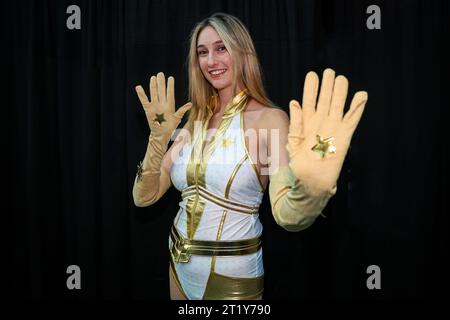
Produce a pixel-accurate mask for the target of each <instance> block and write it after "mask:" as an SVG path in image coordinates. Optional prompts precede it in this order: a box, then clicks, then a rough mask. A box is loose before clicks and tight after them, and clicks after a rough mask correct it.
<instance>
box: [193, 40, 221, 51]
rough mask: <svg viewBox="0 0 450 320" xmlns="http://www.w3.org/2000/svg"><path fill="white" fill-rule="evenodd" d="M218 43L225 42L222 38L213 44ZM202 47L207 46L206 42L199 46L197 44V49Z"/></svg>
mask: <svg viewBox="0 0 450 320" xmlns="http://www.w3.org/2000/svg"><path fill="white" fill-rule="evenodd" d="M217 43H223V41H222V40H217V41H216V42H214V43H213V44H217ZM201 47H206V46H205V45H204V44H199V45H198V46H197V49H198V48H201Z"/></svg>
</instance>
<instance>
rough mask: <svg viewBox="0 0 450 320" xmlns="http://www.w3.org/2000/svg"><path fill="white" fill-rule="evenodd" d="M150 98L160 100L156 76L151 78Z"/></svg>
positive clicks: (155, 100)
mask: <svg viewBox="0 0 450 320" xmlns="http://www.w3.org/2000/svg"><path fill="white" fill-rule="evenodd" d="M150 99H151V100H152V102H158V86H157V85H156V77H155V76H152V77H151V78H150Z"/></svg>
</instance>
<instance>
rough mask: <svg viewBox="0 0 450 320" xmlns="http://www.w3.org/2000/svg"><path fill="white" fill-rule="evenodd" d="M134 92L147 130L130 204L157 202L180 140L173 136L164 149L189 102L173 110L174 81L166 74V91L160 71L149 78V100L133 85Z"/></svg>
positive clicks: (165, 189)
mask: <svg viewBox="0 0 450 320" xmlns="http://www.w3.org/2000/svg"><path fill="white" fill-rule="evenodd" d="M136 91H137V94H138V96H139V100H140V101H141V103H142V106H143V108H144V110H145V114H146V116H147V120H148V123H149V126H150V130H151V133H150V137H149V142H148V145H147V152H146V154H145V157H144V160H143V161H142V162H141V163H140V165H139V167H138V173H137V175H136V178H135V181H134V185H133V200H134V204H135V205H136V206H138V207H145V206H149V205H151V204H153V203H155V202H156V201H158V200H159V199H160V198H161V197H162V196H163V195H164V193H166V191H167V190H168V189H169V187H170V185H171V181H170V175H169V172H170V168H171V166H172V157H171V154H172V152H173V151H176V150H178V148H179V145H180V144H181V141H182V140H181V139H177V141H175V142H174V143H173V144H172V146H171V148H170V149H169V151H168V152H166V151H167V147H168V144H169V141H170V138H171V136H172V133H173V132H174V131H175V129H176V128H177V126H178V124H179V123H180V122H181V119H182V118H183V115H184V113H185V112H186V111H187V110H189V109H190V108H191V104H189V103H188V104H186V105H184V106H183V107H181V108H180V109H178V110H177V111H176V112H175V99H174V80H173V78H172V77H169V80H168V90H167V94H166V86H165V78H164V74H163V73H159V74H158V75H157V77H154V76H153V77H152V78H151V79H150V94H151V102H149V101H148V98H147V96H146V94H145V92H144V90H143V88H142V87H141V86H137V87H136ZM161 115H163V116H162V118H164V121H162V118H161ZM155 119H158V121H157V120H155Z"/></svg>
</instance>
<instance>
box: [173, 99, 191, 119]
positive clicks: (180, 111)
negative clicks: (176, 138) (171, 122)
mask: <svg viewBox="0 0 450 320" xmlns="http://www.w3.org/2000/svg"><path fill="white" fill-rule="evenodd" d="M191 108H192V103H190V102H188V103H186V104H185V105H184V106H182V107H181V108H179V109H178V110H177V111H176V112H175V116H177V117H178V118H180V119H181V118H183V116H184V114H185V113H186V112H187V111H188V110H189V109H191Z"/></svg>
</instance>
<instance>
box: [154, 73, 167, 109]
mask: <svg viewBox="0 0 450 320" xmlns="http://www.w3.org/2000/svg"><path fill="white" fill-rule="evenodd" d="M156 83H157V85H158V99H159V101H160V102H165V101H166V78H165V77H164V73H162V72H159V73H158V74H157V75H156Z"/></svg>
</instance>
